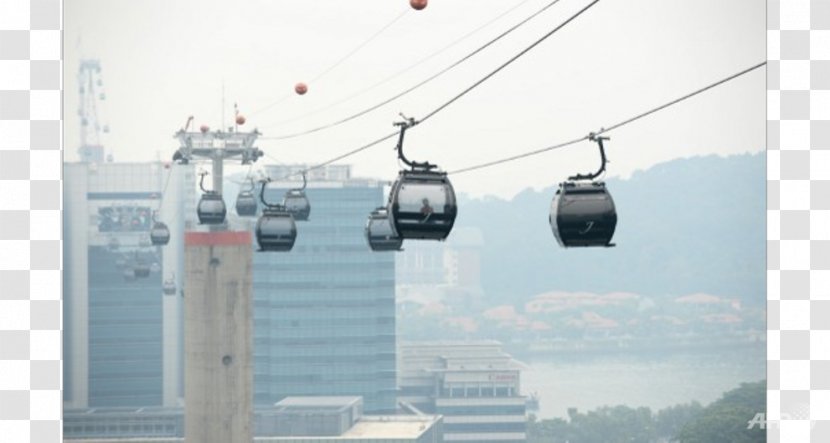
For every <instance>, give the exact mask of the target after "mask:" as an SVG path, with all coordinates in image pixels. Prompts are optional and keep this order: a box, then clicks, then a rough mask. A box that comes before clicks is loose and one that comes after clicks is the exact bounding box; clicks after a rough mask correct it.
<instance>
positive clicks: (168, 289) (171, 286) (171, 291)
mask: <svg viewBox="0 0 830 443" xmlns="http://www.w3.org/2000/svg"><path fill="white" fill-rule="evenodd" d="M161 290H162V292H163V293H164V295H176V281H175V279H173V278H170V280H164V283H163V284H162V286H161Z"/></svg>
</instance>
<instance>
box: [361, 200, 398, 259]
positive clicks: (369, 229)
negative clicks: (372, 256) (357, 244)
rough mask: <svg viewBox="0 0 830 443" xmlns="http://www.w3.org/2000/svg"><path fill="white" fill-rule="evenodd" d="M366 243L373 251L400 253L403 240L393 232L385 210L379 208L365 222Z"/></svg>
mask: <svg viewBox="0 0 830 443" xmlns="http://www.w3.org/2000/svg"><path fill="white" fill-rule="evenodd" d="M365 233H366V241H367V242H368V243H369V248H371V249H372V250H373V251H400V250H401V246H402V245H403V239H402V238H400V237H399V236H398V234H397V233H396V232H395V228H394V227H393V226H392V222H391V221H390V220H389V213H388V212H387V210H386V208H384V207H380V208H377V209H375V210H374V211H372V213H371V214H369V219H368V220H366V229H365Z"/></svg>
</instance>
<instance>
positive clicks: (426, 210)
mask: <svg viewBox="0 0 830 443" xmlns="http://www.w3.org/2000/svg"><path fill="white" fill-rule="evenodd" d="M421 202H422V203H423V204H424V205H423V206H421V215H423V216H424V220H423V222H426V221H427V219H429V216H430V215H432V212H433V210H432V206H430V205H429V199H428V198H425V199H423V200H421Z"/></svg>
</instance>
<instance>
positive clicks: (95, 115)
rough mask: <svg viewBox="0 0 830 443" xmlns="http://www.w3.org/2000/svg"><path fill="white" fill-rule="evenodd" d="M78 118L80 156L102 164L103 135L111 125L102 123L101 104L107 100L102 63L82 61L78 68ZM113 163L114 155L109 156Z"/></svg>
mask: <svg viewBox="0 0 830 443" xmlns="http://www.w3.org/2000/svg"><path fill="white" fill-rule="evenodd" d="M78 95H79V101H78V117H80V120H81V146H80V148H78V156H79V157H80V160H81V161H82V162H92V163H102V162H103V161H104V145H103V144H102V142H101V134H102V133H108V132H109V125H108V124H107V123H105V122H102V118H101V114H102V113H101V112H99V103H98V102H103V101H104V100H106V99H107V95H106V93H105V92H104V80H103V78H102V77H101V63H100V62H99V61H98V60H94V59H84V60H81V64H80V67H79V68H78ZM101 107H103V106H101ZM107 161H109V162H111V161H112V154H110V155H108V156H107Z"/></svg>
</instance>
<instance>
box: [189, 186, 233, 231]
mask: <svg viewBox="0 0 830 443" xmlns="http://www.w3.org/2000/svg"><path fill="white" fill-rule="evenodd" d="M227 213H228V209H227V207H225V201H224V200H222V196H221V195H219V194H217V193H215V192H213V191H208V192H205V193H204V194H202V198H201V199H199V205H198V206H197V207H196V215H198V216H199V223H200V224H203V225H221V224H222V223H224V222H225V216H226V215H227Z"/></svg>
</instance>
